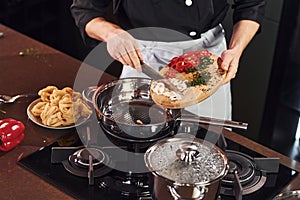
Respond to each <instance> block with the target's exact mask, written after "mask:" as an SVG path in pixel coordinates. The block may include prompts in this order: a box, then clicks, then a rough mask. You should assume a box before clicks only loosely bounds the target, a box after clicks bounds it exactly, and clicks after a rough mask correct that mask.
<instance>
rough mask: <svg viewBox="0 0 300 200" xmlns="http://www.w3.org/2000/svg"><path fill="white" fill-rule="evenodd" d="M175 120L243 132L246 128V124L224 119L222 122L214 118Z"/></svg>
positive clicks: (193, 117) (182, 117) (184, 116)
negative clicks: (241, 130)
mask: <svg viewBox="0 0 300 200" xmlns="http://www.w3.org/2000/svg"><path fill="white" fill-rule="evenodd" d="M177 120H180V121H189V122H198V123H201V124H208V125H215V126H223V127H227V128H240V129H245V130H246V129H247V127H248V123H245V122H237V121H231V120H225V119H224V120H222V119H215V118H209V117H198V116H188V115H182V116H181V117H180V118H178V119H177Z"/></svg>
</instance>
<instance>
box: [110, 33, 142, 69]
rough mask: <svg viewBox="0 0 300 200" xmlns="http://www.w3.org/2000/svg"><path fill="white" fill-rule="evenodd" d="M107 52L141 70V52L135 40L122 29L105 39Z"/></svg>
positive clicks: (125, 63) (124, 63)
mask: <svg viewBox="0 0 300 200" xmlns="http://www.w3.org/2000/svg"><path fill="white" fill-rule="evenodd" d="M106 43H107V50H108V52H109V54H110V55H111V56H112V57H113V58H114V59H116V60H118V61H120V62H121V63H122V64H123V65H129V66H131V67H134V68H135V69H136V70H137V71H138V72H142V69H141V64H140V63H141V61H142V60H143V59H142V54H141V52H140V50H139V48H138V44H137V41H136V40H135V39H134V38H133V37H132V35H130V34H129V33H128V32H126V31H124V30H118V31H117V32H116V33H115V34H114V35H113V36H111V37H109V38H108V39H107V40H106Z"/></svg>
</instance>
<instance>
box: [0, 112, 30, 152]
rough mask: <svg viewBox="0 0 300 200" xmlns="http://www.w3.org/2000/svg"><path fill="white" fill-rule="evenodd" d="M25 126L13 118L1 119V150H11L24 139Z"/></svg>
mask: <svg viewBox="0 0 300 200" xmlns="http://www.w3.org/2000/svg"><path fill="white" fill-rule="evenodd" d="M24 130H25V126H24V124H23V123H22V122H20V121H17V120H15V119H12V118H7V119H2V120H0V150H1V151H9V150H11V149H13V148H15V147H16V146H17V145H18V144H20V143H21V142H22V140H23V139H24Z"/></svg>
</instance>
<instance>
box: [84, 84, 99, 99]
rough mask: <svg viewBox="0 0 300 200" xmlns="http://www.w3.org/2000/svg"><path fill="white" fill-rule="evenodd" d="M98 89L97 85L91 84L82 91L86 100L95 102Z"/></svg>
mask: <svg viewBox="0 0 300 200" xmlns="http://www.w3.org/2000/svg"><path fill="white" fill-rule="evenodd" d="M96 90H97V86H90V87H87V88H85V89H84V90H83V91H82V97H83V99H84V100H85V101H87V102H89V103H93V96H94V94H95V92H96Z"/></svg>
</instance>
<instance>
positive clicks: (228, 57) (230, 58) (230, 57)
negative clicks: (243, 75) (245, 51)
mask: <svg viewBox="0 0 300 200" xmlns="http://www.w3.org/2000/svg"><path fill="white" fill-rule="evenodd" d="M240 57H241V53H240V52H239V51H237V50H235V49H228V50H225V51H224V52H223V53H222V54H221V59H222V63H221V68H222V69H223V70H225V71H226V72H227V75H226V78H225V81H224V83H228V82H229V81H230V80H231V79H233V78H235V76H236V73H237V71H238V66H239V60H240Z"/></svg>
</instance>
